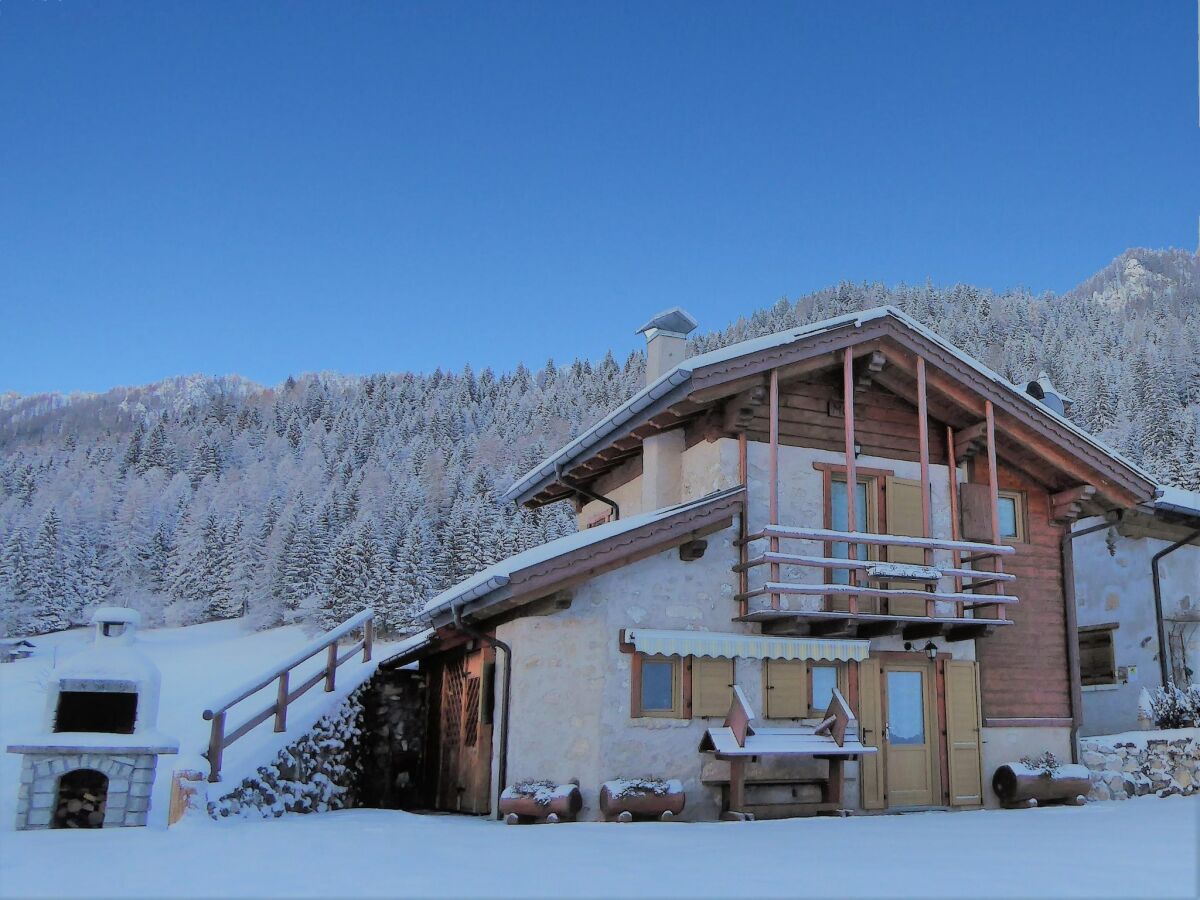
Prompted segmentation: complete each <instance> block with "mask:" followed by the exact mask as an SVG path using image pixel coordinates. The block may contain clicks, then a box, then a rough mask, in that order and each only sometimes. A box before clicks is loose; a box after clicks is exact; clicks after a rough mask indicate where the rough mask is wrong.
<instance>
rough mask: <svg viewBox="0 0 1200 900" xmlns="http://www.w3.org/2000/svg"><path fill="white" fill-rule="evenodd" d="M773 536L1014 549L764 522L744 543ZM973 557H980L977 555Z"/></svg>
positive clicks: (1004, 552)
mask: <svg viewBox="0 0 1200 900" xmlns="http://www.w3.org/2000/svg"><path fill="white" fill-rule="evenodd" d="M768 537H777V538H787V539H791V540H798V541H828V542H830V543H835V544H872V545H874V546H881V547H912V548H915V549H918V550H925V549H929V550H968V551H970V550H974V551H979V552H980V553H982V554H984V555H985V556H987V557H991V556H1008V555H1009V554H1012V553H1015V552H1016V548H1015V547H1011V546H1009V545H1008V544H983V543H978V542H976V541H952V540H943V539H942V538H922V537H907V536H905V535H899V534H871V533H869V532H864V531H835V530H833V529H831V528H797V527H795V526H790V525H768V526H767V527H765V528H763V529H762V531H758V532H755V533H754V534H749V535H746V537H745V538H744V542H745V543H750V542H751V541H761V540H762V539H763V538H768ZM975 558H981V557H979V556H977V557H975Z"/></svg>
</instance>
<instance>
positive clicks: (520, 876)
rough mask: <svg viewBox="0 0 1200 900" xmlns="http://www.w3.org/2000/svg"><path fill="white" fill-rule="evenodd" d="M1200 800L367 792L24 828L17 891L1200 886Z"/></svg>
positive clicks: (18, 836) (1016, 891) (19, 836)
mask: <svg viewBox="0 0 1200 900" xmlns="http://www.w3.org/2000/svg"><path fill="white" fill-rule="evenodd" d="M1198 814H1200V798H1187V799H1184V798H1182V797H1172V798H1169V799H1166V800H1158V799H1156V798H1142V799H1139V800H1128V801H1125V802H1122V803H1096V804H1092V805H1089V806H1086V807H1082V808H1057V809H1055V808H1046V809H1035V810H1019V811H1011V812H1009V811H992V812H965V813H920V814H913V815H907V816H871V817H865V816H864V817H856V818H849V819H793V820H791V821H782V822H750V823H710V824H689V823H682V822H672V823H669V824H665V823H650V824H632V825H604V824H592V823H586V824H584V823H581V824H573V825H566V824H564V825H538V826H527V827H510V826H506V825H501V824H499V823H496V822H489V821H484V820H480V819H469V818H463V817H456V816H415V815H410V814H407V813H401V812H389V811H383V810H349V811H344V812H335V813H322V814H314V815H308V816H301V815H296V816H286V817H284V818H282V819H276V820H270V821H255V822H241V821H239V822H221V823H217V822H211V821H207V820H205V821H195V822H184V823H183V824H182V825H178V826H176V827H174V828H172V829H169V830H165V829H161V828H143V829H122V830H120V831H116V830H114V831H45V832H20V833H11V832H10V833H8V834H6V835H4V839H3V840H2V841H0V896H5V897H25V896H29V897H91V896H99V895H103V896H113V897H389V896H390V897H433V896H442V897H463V896H489V897H497V896H522V897H601V896H626V897H629V896H655V897H690V898H694V897H728V896H745V897H766V896H776V897H784V896H786V897H829V896H848V897H884V896H908V897H1160V898H1166V897H1195V896H1196V894H1197V886H1198V885H1197V871H1196V853H1197V845H1198V841H1200V835H1198V833H1197V816H1198ZM67 861H69V863H68V864H64V863H66V862H67ZM98 872H99V873H104V876H103V880H97V873H98Z"/></svg>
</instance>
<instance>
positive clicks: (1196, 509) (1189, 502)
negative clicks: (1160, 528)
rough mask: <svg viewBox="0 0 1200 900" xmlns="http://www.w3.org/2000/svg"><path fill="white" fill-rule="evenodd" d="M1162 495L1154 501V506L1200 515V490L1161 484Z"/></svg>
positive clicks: (1164, 509)
mask: <svg viewBox="0 0 1200 900" xmlns="http://www.w3.org/2000/svg"><path fill="white" fill-rule="evenodd" d="M1158 489H1159V490H1160V491H1161V492H1162V493H1161V495H1160V496H1159V497H1158V499H1156V500H1155V501H1154V508H1155V509H1161V510H1163V511H1165V512H1174V513H1183V514H1184V515H1187V516H1200V491H1185V490H1184V489H1183V488H1179V487H1175V486H1173V485H1169V484H1160V485H1159V486H1158Z"/></svg>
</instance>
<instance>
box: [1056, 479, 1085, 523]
mask: <svg viewBox="0 0 1200 900" xmlns="http://www.w3.org/2000/svg"><path fill="white" fill-rule="evenodd" d="M1095 495H1096V487H1095V486H1094V485H1091V484H1081V485H1079V486H1077V487H1073V488H1068V489H1067V490H1065V491H1059V492H1058V493H1057V494H1054V495H1053V496H1051V497H1050V520H1051V521H1052V522H1054V523H1056V524H1059V525H1065V524H1067V523H1069V522H1074V521H1075V520H1076V519H1078V518H1079V517H1080V515H1082V513H1083V507H1084V504H1086V503H1088V502H1090V501H1091V499H1092V497H1094V496H1095Z"/></svg>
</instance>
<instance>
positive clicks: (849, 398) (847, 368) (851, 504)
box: [771, 347, 865, 615]
mask: <svg viewBox="0 0 1200 900" xmlns="http://www.w3.org/2000/svg"><path fill="white" fill-rule="evenodd" d="M842 401H843V402H844V403H845V405H846V409H845V413H846V417H845V428H846V530H847V531H857V530H858V521H857V514H858V471H857V465H858V460H857V459H856V458H855V455H854V352H853V348H851V347H847V348H846V349H845V351H844V354H843V357H842ZM771 524H778V523H775V522H773V523H771ZM864 524H865V523H864ZM771 549H772V550H775V549H777V548H776V547H772V548H771ZM846 556H847V557H849V558H850V559H855V558H857V556H858V545H857V544H848V545H847V546H846ZM848 582H849V587H851V588H853V587H854V586H855V585H856V584H858V573H857V572H855V571H854V570H853V569H851V570H850V572H849V573H848ZM846 605H847V606H848V607H849V612H850V613H851V614H852V615H853V614H854V613H856V612H858V596H857V595H856V594H853V593H850V594H847V595H846Z"/></svg>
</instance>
